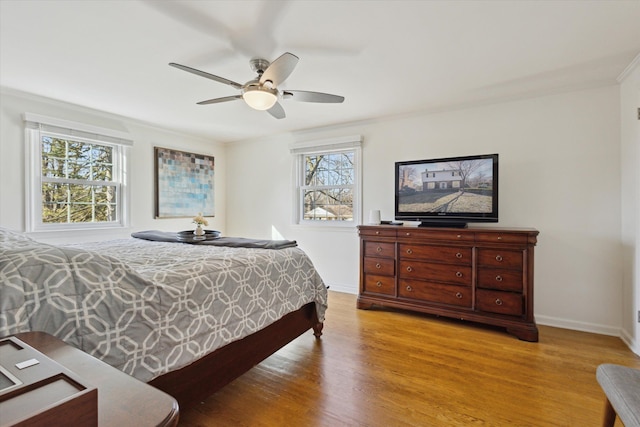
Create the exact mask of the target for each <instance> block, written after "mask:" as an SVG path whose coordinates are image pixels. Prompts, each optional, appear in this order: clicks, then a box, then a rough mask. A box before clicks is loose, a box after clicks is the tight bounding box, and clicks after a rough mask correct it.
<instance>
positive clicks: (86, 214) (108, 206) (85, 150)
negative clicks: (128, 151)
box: [41, 134, 118, 224]
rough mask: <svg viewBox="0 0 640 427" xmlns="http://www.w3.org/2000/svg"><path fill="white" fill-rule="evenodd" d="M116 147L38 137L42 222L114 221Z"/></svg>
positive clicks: (46, 136)
mask: <svg viewBox="0 0 640 427" xmlns="http://www.w3.org/2000/svg"><path fill="white" fill-rule="evenodd" d="M115 150H117V147H114V146H110V145H101V144H96V143H89V142H83V141H76V140H73V139H67V138H63V137H56V136H52V135H46V134H43V135H42V136H41V160H42V163H41V167H42V223H43V224H65V223H95V222H113V221H117V219H118V218H117V212H118V209H117V200H118V198H117V191H118V183H117V182H115V181H114V178H113V177H114V168H115V165H114V151H115Z"/></svg>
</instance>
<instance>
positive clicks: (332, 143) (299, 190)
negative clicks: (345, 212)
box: [290, 135, 362, 228]
mask: <svg viewBox="0 0 640 427" xmlns="http://www.w3.org/2000/svg"><path fill="white" fill-rule="evenodd" d="M290 152H291V154H293V156H294V161H293V164H294V171H293V174H294V179H293V181H294V191H293V195H294V197H293V222H294V224H298V225H305V226H315V227H337V228H355V227H356V226H358V225H360V224H361V223H362V136H360V135H357V136H346V137H338V138H331V139H323V140H316V141H306V142H298V143H295V144H293V145H292V146H291V147H290ZM343 152H353V175H354V177H353V178H354V182H353V221H320V220H307V219H304V190H305V181H304V180H305V165H304V158H305V156H308V155H317V154H335V153H343Z"/></svg>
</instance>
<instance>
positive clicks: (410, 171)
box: [396, 155, 497, 217]
mask: <svg viewBox="0 0 640 427" xmlns="http://www.w3.org/2000/svg"><path fill="white" fill-rule="evenodd" d="M494 163H497V156H494V155H488V156H469V157H458V158H449V159H438V160H423V161H410V162H398V163H397V165H396V185H397V188H396V214H397V215H405V216H411V215H413V214H415V216H416V217H423V216H425V215H429V214H432V215H434V216H437V215H441V216H454V217H455V216H457V215H460V216H466V215H472V216H485V215H487V216H489V215H492V214H494V213H495V211H496V204H495V202H496V200H494V198H496V197H497V188H496V187H497V182H496V177H495V176H494V175H495V171H496V170H497V168H496V166H497V165H496V164H494Z"/></svg>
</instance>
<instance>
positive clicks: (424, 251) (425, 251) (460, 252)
mask: <svg viewBox="0 0 640 427" xmlns="http://www.w3.org/2000/svg"><path fill="white" fill-rule="evenodd" d="M399 256H400V259H420V260H424V261H433V262H446V263H449V264H459V265H471V248H456V247H451V246H431V245H415V244H411V243H400V246H399Z"/></svg>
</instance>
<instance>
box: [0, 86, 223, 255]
mask: <svg viewBox="0 0 640 427" xmlns="http://www.w3.org/2000/svg"><path fill="white" fill-rule="evenodd" d="M0 95H1V98H0V99H1V101H2V102H1V104H0V226H2V227H6V228H10V229H13V230H18V231H24V230H25V184H24V183H25V179H24V178H25V177H24V175H25V172H24V165H25V159H24V145H25V142H24V123H23V121H22V115H23V114H24V113H25V112H30V113H36V114H42V115H45V116H50V117H55V118H59V119H65V120H71V121H75V122H81V123H85V124H90V125H94V126H100V127H103V128H110V129H115V130H119V131H127V132H129V134H130V135H131V138H132V139H133V141H134V145H133V147H132V149H131V154H130V156H131V159H130V165H131V171H130V181H129V184H130V187H131V221H130V228H128V229H124V230H114V229H106V230H100V231H92V232H80V233H78V232H74V233H69V232H65V233H60V232H58V233H32V234H31V236H32V237H34V238H35V239H37V240H41V241H47V242H59V243H65V242H77V241H90V240H101V239H107V238H117V237H127V236H129V234H130V233H131V232H132V231H140V230H150V229H156V230H173V231H175V230H187V229H191V228H193V225H192V224H191V219H190V218H180V219H154V192H153V188H154V182H153V174H154V170H153V147H155V146H159V147H165V148H175V149H178V150H184V151H191V152H196V153H201V154H207V155H212V156H214V157H215V187H216V188H215V197H216V199H215V203H216V217H215V218H214V219H213V220H212V221H210V223H209V228H211V229H217V230H220V231H223V232H224V230H225V225H226V224H225V212H226V206H225V198H226V197H225V196H226V195H225V188H226V183H225V176H226V164H227V162H226V159H225V148H224V146H223V145H220V144H215V143H213V142H211V141H205V140H202V139H198V138H194V137H191V136H186V135H181V134H177V133H174V132H170V131H167V130H162V129H158V128H155V127H152V126H148V125H145V124H143V123H139V122H134V121H132V120H129V119H126V118H123V117H119V116H115V115H111V114H106V113H102V112H98V111H92V110H89V109H86V108H81V107H78V106H73V105H69V104H65V103H61V102H57V101H52V100H49V99H46V98H42V97H38V96H34V95H27V94H23V93H18V92H15V91H10V90H7V89H3V90H2V92H1V93H0ZM196 214H197V212H194V215H196Z"/></svg>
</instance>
